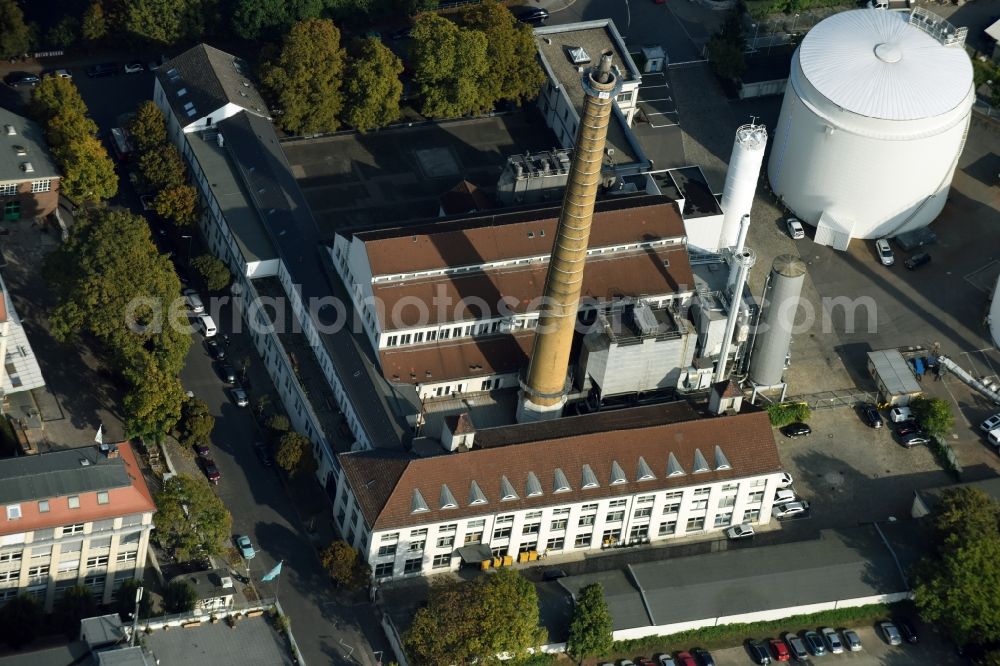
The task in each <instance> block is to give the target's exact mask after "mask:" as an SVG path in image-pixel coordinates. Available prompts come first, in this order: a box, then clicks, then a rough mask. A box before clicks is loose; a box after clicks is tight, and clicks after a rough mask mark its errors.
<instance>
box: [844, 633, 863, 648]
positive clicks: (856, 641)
mask: <svg viewBox="0 0 1000 666" xmlns="http://www.w3.org/2000/svg"><path fill="white" fill-rule="evenodd" d="M844 643H846V644H847V649H848V650H850V651H851V652H861V637H860V636H858V632H856V631H854V630H853V629H847V630H846V631H844Z"/></svg>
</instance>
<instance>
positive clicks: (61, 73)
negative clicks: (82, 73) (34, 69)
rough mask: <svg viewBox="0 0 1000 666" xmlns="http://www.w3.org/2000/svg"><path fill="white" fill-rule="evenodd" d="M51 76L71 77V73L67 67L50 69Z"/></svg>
mask: <svg viewBox="0 0 1000 666" xmlns="http://www.w3.org/2000/svg"><path fill="white" fill-rule="evenodd" d="M52 76H56V77H59V78H60V79H72V78H73V75H72V74H71V73H70V71H69V70H68V69H54V70H52Z"/></svg>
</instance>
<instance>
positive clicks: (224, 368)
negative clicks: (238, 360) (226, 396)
mask: <svg viewBox="0 0 1000 666" xmlns="http://www.w3.org/2000/svg"><path fill="white" fill-rule="evenodd" d="M217 366H218V369H219V377H221V378H222V381H224V382H226V383H227V384H235V383H236V368H234V367H233V366H231V365H229V364H228V363H219V364H217Z"/></svg>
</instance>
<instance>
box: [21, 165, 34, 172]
mask: <svg viewBox="0 0 1000 666" xmlns="http://www.w3.org/2000/svg"><path fill="white" fill-rule="evenodd" d="M21 171H23V172H24V173H35V167H34V166H33V165H32V164H31V162H22V163H21Z"/></svg>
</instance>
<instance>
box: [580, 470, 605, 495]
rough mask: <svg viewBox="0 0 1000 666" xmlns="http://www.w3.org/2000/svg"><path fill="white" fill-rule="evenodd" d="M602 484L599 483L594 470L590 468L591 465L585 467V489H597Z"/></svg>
mask: <svg viewBox="0 0 1000 666" xmlns="http://www.w3.org/2000/svg"><path fill="white" fill-rule="evenodd" d="M600 485H601V484H599V483H598V482H597V475H596V474H594V470H592V469H591V468H590V465H584V466H583V489H584V490H589V489H590V488H597V487H599V486H600Z"/></svg>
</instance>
